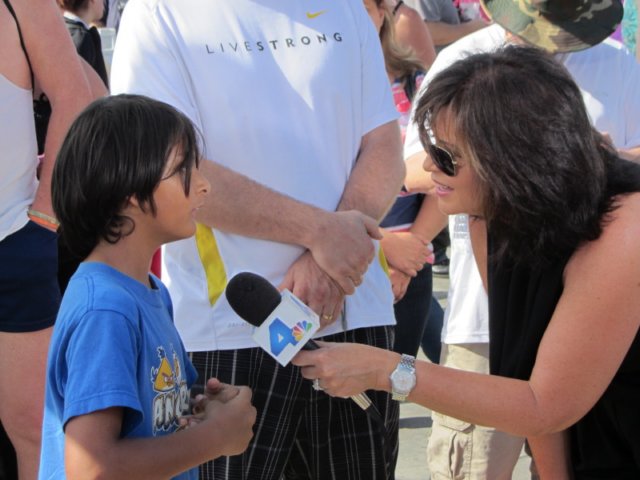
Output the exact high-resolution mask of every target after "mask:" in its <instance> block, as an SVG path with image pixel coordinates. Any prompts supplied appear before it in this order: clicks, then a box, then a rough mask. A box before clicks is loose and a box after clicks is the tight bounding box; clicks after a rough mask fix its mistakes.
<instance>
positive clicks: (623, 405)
mask: <svg viewBox="0 0 640 480" xmlns="http://www.w3.org/2000/svg"><path fill="white" fill-rule="evenodd" d="M607 191H608V193H607V195H609V196H613V195H617V194H623V193H628V192H634V191H640V165H637V164H633V163H631V162H626V161H623V160H618V161H616V162H615V163H614V164H613V165H612V168H610V169H609V175H608V189H607ZM614 214H615V212H614ZM638 221H640V218H639V219H638ZM492 244H493V242H492V238H491V232H489V238H488V249H489V258H490V259H491V254H492V252H493V248H492ZM638 248H640V238H639V239H638ZM574 251H575V250H574ZM572 254H573V252H570V253H568V254H567V255H566V256H564V257H563V258H562V259H561V260H559V261H558V262H556V263H554V264H553V265H551V266H549V267H548V268H543V269H541V268H538V267H532V266H524V265H517V266H514V265H509V264H508V263H509V262H508V261H500V262H489V269H488V282H489V285H488V289H489V317H490V320H489V322H490V367H491V373H492V374H495V375H501V376H505V377H511V378H518V379H522V380H526V379H528V378H529V377H530V375H531V371H532V369H533V365H534V362H535V357H536V354H537V351H538V346H539V345H540V341H541V339H542V335H543V334H544V332H545V330H546V328H547V325H548V324H549V321H550V320H551V316H552V315H553V312H554V310H555V308H556V305H557V303H558V300H559V298H560V296H561V295H562V290H563V272H564V269H565V266H566V265H567V262H568V261H569V259H570V258H571V255H572ZM611 255H612V256H613V255H616V252H615V251H614V252H611ZM634 281H636V282H640V272H638V278H637V279H636V280H634ZM610 288H612V289H615V288H616V285H611V286H610ZM599 293H601V294H602V295H604V296H605V297H606V295H607V292H599ZM638 315H640V312H638ZM603 320H604V321H606V319H603ZM576 335H580V332H576ZM602 342H603V344H604V343H605V342H607V338H603V339H602ZM576 361H580V360H579V359H577V360H576ZM575 395H580V392H579V391H576V392H575ZM570 438H571V455H572V465H573V469H574V474H575V477H576V478H577V479H596V478H598V479H636V480H637V479H640V332H638V333H636V336H635V339H634V341H633V343H632V345H631V348H630V349H629V351H628V352H627V355H626V356H625V358H624V360H623V362H622V365H621V366H620V369H619V370H618V371H617V373H616V375H615V376H614V378H613V380H612V381H611V384H610V385H609V387H608V388H607V390H606V391H605V393H604V394H603V395H602V397H601V398H600V400H598V402H597V403H596V404H595V406H594V407H593V408H592V409H591V410H590V411H589V412H588V413H587V414H586V415H585V416H584V417H583V418H582V419H580V420H579V421H578V422H577V423H576V424H575V425H573V426H572V427H571V428H570Z"/></svg>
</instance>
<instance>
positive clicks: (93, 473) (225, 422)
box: [40, 95, 255, 479]
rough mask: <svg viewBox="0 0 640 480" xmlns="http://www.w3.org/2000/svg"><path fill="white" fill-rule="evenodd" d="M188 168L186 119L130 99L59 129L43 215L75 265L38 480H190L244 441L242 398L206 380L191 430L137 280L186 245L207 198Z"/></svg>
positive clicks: (162, 338) (173, 344)
mask: <svg viewBox="0 0 640 480" xmlns="http://www.w3.org/2000/svg"><path fill="white" fill-rule="evenodd" d="M198 161H199V151H198V145H197V138H196V134H195V131H194V128H193V126H192V124H191V123H190V122H189V120H187V118H186V117H184V116H183V115H182V114H180V113H178V112H177V111H176V110H175V109H173V108H172V107H170V106H168V105H165V104H163V103H160V102H157V101H154V100H151V99H148V98H145V97H141V96H133V95H120V96H115V97H109V98H104V99H101V100H99V101H97V102H95V103H94V104H92V105H91V106H89V107H88V108H87V109H86V110H85V111H84V112H83V113H82V114H81V115H80V116H79V117H78V119H77V120H76V121H75V122H74V124H73V125H72V127H71V129H70V130H69V134H68V136H67V138H66V140H65V142H64V144H63V146H62V148H61V150H60V154H59V158H58V162H59V163H57V164H56V168H55V171H54V175H53V177H54V178H53V187H52V189H53V190H52V196H53V205H54V209H55V211H56V214H57V216H58V219H59V221H60V232H61V235H62V236H63V237H64V239H65V241H66V242H67V243H68V245H69V247H70V249H71V250H72V251H73V252H74V253H75V254H77V255H78V256H80V257H81V258H84V262H83V263H82V264H81V265H80V267H79V269H78V271H77V272H76V274H75V275H74V276H73V277H72V279H71V282H70V283H69V287H68V290H67V291H66V293H65V296H64V298H63V301H62V305H61V307H60V312H59V315H58V319H57V323H56V326H55V328H54V333H53V338H52V341H51V347H50V351H49V358H48V367H47V389H46V390H47V391H46V397H45V416H44V426H43V445H42V456H41V463H40V478H42V479H45V478H46V479H49V478H65V477H66V478H83V479H84V478H93V477H98V476H99V477H101V478H103V477H104V478H118V479H121V478H135V479H142V478H169V477H177V478H197V470H196V469H193V468H192V467H195V466H197V465H199V464H200V463H203V462H205V461H207V460H210V459H212V458H215V457H217V456H220V455H234V454H238V453H241V452H242V451H243V450H244V449H245V448H246V446H247V444H248V442H249V440H250V439H251V437H252V431H251V427H252V425H253V422H254V420H255V409H254V408H253V407H252V406H251V403H250V399H251V391H250V390H249V389H248V388H247V387H239V388H238V387H232V386H229V385H222V384H219V383H218V382H216V381H215V380H213V379H212V380H209V382H208V384H207V393H208V395H207V397H206V398H205V399H204V400H203V399H201V402H200V405H199V413H198V415H197V418H195V419H194V421H189V420H188V419H186V418H185V417H183V415H184V414H185V413H187V411H188V406H189V388H190V386H191V384H192V383H193V381H194V380H195V378H196V373H195V370H194V368H193V366H192V365H191V362H190V361H189V359H188V357H187V355H186V353H185V351H184V348H183V345H182V342H181V340H180V338H179V336H178V333H177V331H176V330H175V327H174V326H173V319H172V306H171V300H170V298H169V295H168V293H167V290H166V288H165V287H164V285H163V284H162V283H161V282H160V281H159V280H158V279H157V278H156V277H154V276H153V275H150V274H149V273H148V270H149V264H150V262H151V257H152V255H153V253H154V252H155V250H156V249H157V248H158V247H159V246H160V245H162V244H164V243H166V242H171V241H174V240H178V239H182V238H186V237H189V236H191V235H193V234H194V232H195V229H196V224H195V219H194V216H195V212H196V211H197V209H198V208H199V207H200V206H201V205H202V203H203V202H204V198H205V196H206V195H207V193H208V190H209V183H208V182H207V180H206V179H205V178H204V177H203V176H202V174H201V173H200V171H199V170H198V168H197V167H198ZM207 400H208V401H207ZM186 426H188V428H179V427H186ZM177 430H182V431H178V432H177V433H176V431H177ZM189 469H191V470H189ZM181 472H184V473H181Z"/></svg>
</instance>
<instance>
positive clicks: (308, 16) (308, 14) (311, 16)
mask: <svg viewBox="0 0 640 480" xmlns="http://www.w3.org/2000/svg"><path fill="white" fill-rule="evenodd" d="M323 13H327V11H326V10H320V11H319V12H307V18H308V19H309V20H312V19H314V18H316V17H319V16H320V15H322V14H323Z"/></svg>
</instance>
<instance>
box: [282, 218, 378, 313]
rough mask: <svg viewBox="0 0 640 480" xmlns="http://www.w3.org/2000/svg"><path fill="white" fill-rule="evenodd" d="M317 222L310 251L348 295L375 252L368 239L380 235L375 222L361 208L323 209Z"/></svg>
mask: <svg viewBox="0 0 640 480" xmlns="http://www.w3.org/2000/svg"><path fill="white" fill-rule="evenodd" d="M319 224H320V226H319V229H318V231H317V233H316V235H315V236H314V238H313V241H312V242H311V244H310V245H309V246H308V248H309V250H310V252H311V255H312V256H313V259H314V260H315V261H316V263H317V264H318V265H319V267H320V268H321V269H322V270H324V271H325V272H326V273H327V274H328V275H329V276H330V277H331V278H333V279H334V280H335V282H336V283H337V284H338V285H339V286H340V288H341V289H342V291H343V292H344V293H345V294H347V295H351V294H352V293H353V292H354V291H355V289H356V287H357V286H358V285H360V283H362V277H363V276H364V274H365V272H366V271H367V268H369V264H370V263H371V262H372V261H373V258H374V256H375V248H374V246H373V242H372V241H371V239H376V240H379V239H381V238H382V235H381V234H380V230H379V228H378V222H377V221H376V220H374V219H373V218H370V217H368V216H367V215H364V214H363V213H361V212H358V211H355V210H349V211H344V212H331V213H327V214H326V215H324V219H323V220H322V221H320V222H319ZM294 293H295V292H294ZM312 308H313V307H312Z"/></svg>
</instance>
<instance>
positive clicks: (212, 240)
mask: <svg viewBox="0 0 640 480" xmlns="http://www.w3.org/2000/svg"><path fill="white" fill-rule="evenodd" d="M196 246H197V247H198V255H199V256H200V262H202V268H204V274H205V276H206V278H207V293H208V296H209V304H210V305H214V304H215V303H216V302H217V301H218V298H220V295H222V292H224V289H225V287H226V286H227V272H226V271H225V270H224V264H223V263H222V258H221V257H220V251H219V250H218V243H217V242H216V237H215V236H214V235H213V231H212V230H211V229H210V228H209V227H207V226H206V225H202V224H200V223H198V224H197V225H196Z"/></svg>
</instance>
